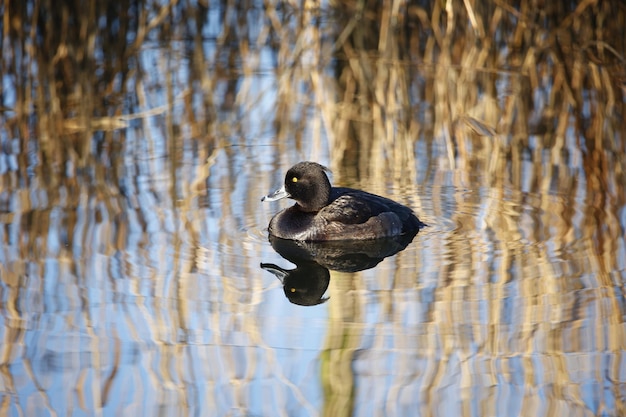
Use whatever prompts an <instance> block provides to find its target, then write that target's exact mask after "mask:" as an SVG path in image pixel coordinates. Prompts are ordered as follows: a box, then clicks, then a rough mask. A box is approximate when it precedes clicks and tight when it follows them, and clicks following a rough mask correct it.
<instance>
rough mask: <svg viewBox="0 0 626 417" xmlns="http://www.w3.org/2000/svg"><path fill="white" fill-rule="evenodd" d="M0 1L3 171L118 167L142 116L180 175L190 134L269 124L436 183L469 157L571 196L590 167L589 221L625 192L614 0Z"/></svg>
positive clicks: (469, 162)
mask: <svg viewBox="0 0 626 417" xmlns="http://www.w3.org/2000/svg"><path fill="white" fill-rule="evenodd" d="M0 10H1V11H2V22H1V24H2V26H1V28H2V30H1V36H2V39H1V43H2V59H1V60H0V73H1V74H2V83H1V84H0V105H1V113H0V122H1V126H0V139H1V141H2V149H3V152H4V154H5V156H6V160H7V161H8V162H7V163H6V164H5V168H4V170H3V173H10V174H11V175H13V176H14V177H13V179H14V180H15V179H17V178H19V179H20V181H26V182H28V179H29V178H30V177H31V176H32V175H40V178H42V179H43V180H44V181H52V182H54V181H63V178H65V177H67V176H68V175H69V176H70V177H72V176H73V175H74V174H73V173H74V172H75V170H77V169H78V170H83V171H84V172H92V173H98V172H99V173H100V174H99V175H100V177H101V178H104V177H106V178H108V179H110V180H112V182H113V184H116V183H118V177H119V175H120V172H121V170H122V164H123V158H120V155H122V154H123V153H124V152H126V153H128V152H132V153H133V154H138V153H139V154H140V153H141V152H142V150H143V149H146V147H148V148H149V147H150V146H151V145H150V144H151V143H152V141H153V139H151V137H150V136H151V135H153V134H154V133H151V131H150V130H148V129H146V130H143V129H141V128H142V127H146V126H158V128H159V129H160V132H161V135H162V137H163V138H164V139H163V143H165V147H166V150H165V154H166V155H167V158H168V161H169V162H170V163H171V164H170V165H169V166H170V170H171V172H172V173H176V167H177V166H179V165H180V164H181V163H184V161H183V158H184V156H183V155H184V152H183V149H187V148H191V149H195V150H197V152H198V153H197V156H198V157H201V158H209V160H210V157H211V155H214V152H215V150H216V149H225V148H228V146H229V145H232V144H234V143H239V141H242V140H243V142H245V143H247V144H249V145H251V146H254V140H255V138H254V137H253V135H255V134H256V135H258V136H259V137H261V136H263V135H265V136H267V135H268V132H269V134H270V135H271V136H272V137H273V140H274V144H273V145H274V146H275V151H274V154H275V160H276V161H279V160H281V158H282V157H281V155H285V154H286V150H287V149H288V148H289V149H293V148H295V149H297V150H300V154H305V155H306V156H307V158H306V159H308V158H311V157H314V156H319V155H320V154H322V153H323V152H324V151H321V150H320V149H322V148H324V147H325V146H326V147H327V152H328V155H329V157H328V158H329V159H330V161H331V163H330V165H331V167H332V168H333V169H335V171H336V175H337V177H338V179H341V178H342V176H344V177H348V178H354V177H357V178H361V180H362V181H363V182H367V181H370V180H375V179H376V178H379V177H380V176H381V174H385V175H384V176H385V177H387V178H393V181H394V183H395V184H398V185H400V186H402V185H403V184H407V183H412V182H414V181H415V178H418V180H420V181H422V182H425V181H429V182H430V181H433V180H434V181H435V182H437V175H438V172H439V168H442V167H445V168H446V169H449V170H451V172H453V173H454V178H455V179H454V181H455V184H457V185H460V186H463V185H467V184H468V183H469V181H470V180H471V178H475V177H476V176H477V175H481V176H482V177H481V180H480V181H481V182H482V185H486V186H489V187H492V186H493V187H502V186H506V185H510V186H511V187H513V188H514V189H520V187H522V182H526V183H530V184H533V185H532V187H531V188H532V189H535V190H537V189H540V188H541V187H544V188H545V187H546V184H547V187H550V186H551V185H550V184H552V185H554V184H557V186H558V188H559V191H560V192H564V193H566V194H567V193H568V192H571V190H572V189H574V188H575V187H576V186H577V184H578V183H579V181H580V178H583V181H584V182H585V187H586V189H587V190H586V191H587V193H588V194H589V197H588V198H589V199H590V200H591V201H594V202H595V203H594V204H592V205H591V209H590V210H592V211H593V212H592V213H589V214H591V216H590V218H591V219H595V220H594V221H595V222H596V225H595V227H597V226H599V225H602V224H605V223H606V220H605V219H603V216H604V214H603V213H605V208H606V207H605V206H606V205H607V204H609V205H612V206H613V207H621V206H622V205H623V204H624V184H625V183H626V181H625V175H626V174H625V172H626V167H625V166H624V164H625V161H626V157H625V147H626V145H625V141H624V136H625V129H626V123H624V120H625V105H624V103H625V98H624V96H625V93H626V65H625V64H626V63H625V62H624V56H625V53H624V52H625V50H626V45H625V43H626V33H625V31H626V29H625V28H626V6H625V5H624V3H623V2H621V1H604V0H583V1H564V2H545V1H542V0H536V1H504V0H494V1H488V2H482V1H474V0H464V1H462V0H446V1H400V0H395V1H391V0H389V1H382V2H379V1H367V0H362V1H331V2H318V1H301V2H297V1H287V2H283V1H280V2H275V1H264V2H263V1H253V0H249V1H242V2H229V1H199V2H195V1H169V2H167V1H152V0H138V1H131V0H122V1H118V2H99V1H95V0H92V1H86V2H85V1H79V0H75V1H53V0H31V1H22V0H6V1H4V2H3V3H2V5H0ZM155 51H158V53H156V52H155ZM264 73H269V74H272V76H273V77H274V79H275V85H273V86H272V88H273V89H274V91H275V93H274V94H272V95H270V97H271V98H270V99H271V100H273V101H274V108H275V113H274V114H272V115H269V123H271V124H268V125H267V126H265V125H263V126H261V129H264V131H261V132H252V133H251V131H252V130H254V129H251V128H250V127H249V126H245V125H244V124H243V123H242V117H244V119H243V120H245V115H246V114H248V113H249V112H250V109H251V108H252V107H254V106H256V105H257V104H258V102H259V101H260V100H263V99H267V95H265V96H264V95H263V94H264V92H261V93H259V92H258V91H257V92H255V90H254V88H253V87H254V85H253V83H252V82H251V81H250V76H251V75H253V74H256V75H261V76H262V75H263V74H264ZM157 92H158V93H164V94H159V95H157V94H156V93H157ZM163 97H165V99H163ZM244 123H245V121H244ZM310 125H312V127H311V126H310ZM307 126H309V127H310V128H309V129H305V127H307ZM129 135H132V136H133V138H134V139H137V140H133V141H129ZM304 135H306V137H305V136H304ZM242 136H246V137H244V138H243V139H242ZM306 149H308V151H307V150H306ZM311 149H313V150H312V151H311ZM418 154H419V155H424V156H425V157H426V158H427V160H428V161H429V162H428V164H426V165H427V166H426V167H423V166H421V167H420V163H419V162H418V160H417V158H416V155H418ZM290 162H293V161H290ZM528 164H530V165H531V167H532V168H530V169H528V168H527V165H528ZM421 165H424V164H421ZM419 170H422V171H421V172H422V173H421V174H419V172H418V171H419ZM81 172H82V171H81ZM579 174H583V175H582V177H581V176H579ZM5 179H6V177H5ZM542 184H543V185H542ZM568 190H569V191H568ZM613 233H623V231H620V230H617V229H616V230H613Z"/></svg>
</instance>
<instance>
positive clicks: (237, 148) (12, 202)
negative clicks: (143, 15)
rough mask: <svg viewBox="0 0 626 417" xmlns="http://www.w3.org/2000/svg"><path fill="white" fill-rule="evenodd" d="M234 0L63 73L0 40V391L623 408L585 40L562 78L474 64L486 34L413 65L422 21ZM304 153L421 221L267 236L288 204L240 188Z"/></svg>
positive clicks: (389, 408) (624, 214)
mask: <svg viewBox="0 0 626 417" xmlns="http://www.w3.org/2000/svg"><path fill="white" fill-rule="evenodd" d="M270 4H272V2H267V4H266V6H267V5H270ZM461 6H462V5H461ZM185 7H186V6H179V7H178V8H173V9H172V10H170V12H171V14H172V16H173V17H172V19H173V20H174V21H175V22H178V25H179V26H178V27H183V26H184V24H183V22H184V19H183V18H184V17H185V16H187V14H186V12H187V9H185ZM231 7H232V6H227V5H224V4H221V5H220V6H219V7H218V6H217V5H214V4H213V3H210V2H209V8H208V10H205V9H203V8H201V10H203V11H204V12H205V13H206V14H205V16H206V19H207V22H209V23H210V24H209V23H207V24H206V26H201V27H202V30H200V29H197V30H198V33H199V34H201V35H202V36H199V37H198V38H191V39H189V38H185V37H183V36H182V35H181V37H177V36H174V35H176V34H180V33H178V32H176V29H171V30H172V31H173V32H172V33H169V32H168V33H166V35H167V36H166V39H167V40H166V41H163V40H162V39H160V38H159V39H156V38H157V36H153V37H150V36H147V37H146V38H145V39H144V40H143V41H142V42H139V41H138V40H137V39H139V38H133V39H134V41H132V42H131V43H132V44H133V45H135V46H136V47H137V48H136V50H134V51H131V52H124V53H122V52H120V55H119V56H120V57H122V56H123V57H125V58H124V59H128V61H124V62H125V65H127V67H124V65H122V66H121V67H124V68H126V69H125V70H123V71H120V70H119V68H121V67H115V65H117V64H113V63H112V64H111V65H112V66H114V67H115V68H118V71H119V72H115V71H113V74H117V75H113V76H111V77H112V78H111V81H110V84H106V83H104V82H103V80H107V79H106V75H103V73H106V71H105V70H102V68H104V69H106V68H108V67H107V65H109V64H107V63H105V62H104V61H105V60H103V58H102V56H100V55H99V51H100V49H98V48H100V47H102V46H97V47H96V52H95V55H94V56H95V58H94V62H95V64H94V68H97V69H98V70H96V71H86V72H84V73H83V72H81V71H78V70H77V71H78V73H75V74H71V75H68V73H63V74H65V78H63V81H59V80H58V79H57V78H56V77H59V78H62V76H60V75H59V74H58V73H54V71H52V72H50V71H48V75H45V74H42V73H43V72H45V71H43V70H44V68H45V67H44V64H49V65H50V68H57V70H58V67H57V66H58V65H59V60H61V61H63V60H64V59H65V58H64V57H65V56H64V55H63V54H60V53H57V55H56V58H55V59H56V60H52V61H53V62H52V63H50V62H49V61H48V60H47V58H46V57H42V56H38V55H36V54H35V56H34V57H31V58H30V59H32V61H28V59H27V58H28V55H26V57H20V54H19V53H17V52H15V53H14V54H9V53H8V52H5V50H6V51H9V50H13V51H17V50H18V49H19V46H16V45H18V44H19V42H15V43H12V42H13V41H12V40H11V38H10V36H9V38H5V39H4V44H5V46H6V47H7V48H8V49H6V48H5V47H3V54H4V58H3V70H4V76H3V77H4V87H3V96H2V97H3V104H2V105H3V106H4V107H3V111H2V114H1V115H2V119H1V120H2V121H1V122H0V123H1V124H2V127H0V141H1V144H2V152H1V154H0V175H1V177H0V242H2V249H1V250H0V263H1V265H0V338H1V340H2V344H1V345H0V358H1V360H0V410H1V411H0V414H1V415H10V416H21V415H28V416H35V415H37V416H39V415H41V416H44V415H72V416H82V415H199V416H213V415H215V416H276V415H284V416H333V417H334V416H409V415H411V416H416V415H417V416H567V417H573V416H616V417H617V416H622V415H625V414H626V355H625V351H624V349H625V346H626V329H625V321H626V320H625V314H626V300H625V299H624V297H625V288H624V282H625V280H626V241H625V229H626V193H625V188H626V187H625V178H626V169H625V168H626V165H625V164H626V162H625V161H626V146H625V141H624V133H626V129H625V126H624V123H623V120H624V119H623V116H624V106H625V104H624V103H625V102H624V99H623V93H624V91H623V84H622V85H621V88H622V91H621V92H620V90H619V88H617V89H614V90H613V89H611V86H612V85H614V84H610V83H609V84H604V83H606V82H607V81H606V80H609V79H612V78H610V77H612V76H614V75H615V74H614V73H611V72H609V71H608V68H610V66H609V63H605V64H604V65H605V66H594V65H595V64H594V62H595V61H593V60H587V58H586V57H583V58H584V59H583V60H582V61H575V62H574V64H576V65H579V66H576V65H574V64H572V65H573V66H572V68H575V70H574V73H573V75H572V74H569V76H571V77H573V78H574V79H575V80H574V81H572V80H571V79H568V78H567V77H565V76H564V73H563V66H559V65H556V64H554V63H553V62H552V61H551V60H550V59H546V61H540V62H535V63H534V64H533V68H534V69H533V70H529V68H528V67H526V66H525V65H522V63H521V61H519V60H518V59H517V58H519V56H513V57H511V56H507V58H506V61H505V62H504V63H502V62H498V61H497V59H495V58H494V59H495V60H494V61H493V62H491V61H490V62H491V64H489V65H490V66H488V68H487V69H485V68H484V67H482V66H480V65H479V62H482V61H481V59H483V58H481V56H482V55H481V53H486V52H485V51H487V50H488V47H487V46H484V47H479V46H472V47H470V46H467V45H466V49H465V50H462V49H458V48H457V49H455V48H454V47H451V48H450V51H452V52H449V53H446V52H445V50H444V49H445V48H443V47H441V48H442V50H441V51H440V52H439V53H438V55H437V56H438V59H437V60H435V61H434V62H427V61H425V57H427V55H428V51H430V49H429V48H432V45H431V46H429V45H430V44H429V42H430V41H428V40H424V41H423V42H422V43H421V44H420V46H415V45H414V44H412V43H410V42H409V43H410V45H413V46H411V48H413V47H414V48H416V49H411V51H413V52H415V51H416V50H417V51H420V52H421V53H422V54H423V55H422V56H421V58H419V59H418V58H416V57H415V56H409V57H408V58H407V59H402V60H400V59H396V55H393V48H391V47H382V46H381V45H382V42H383V41H382V40H381V41H380V42H381V43H376V45H377V46H376V48H375V50H376V53H372V51H371V50H367V48H366V47H364V46H363V45H361V44H360V43H359V41H358V39H361V38H359V36H363V34H360V35H359V32H358V31H359V29H358V24H357V23H354V20H352V18H348V20H347V22H348V23H347V24H346V25H345V28H351V29H350V30H352V31H354V36H355V38H354V39H352V40H353V41H354V44H350V42H348V41H346V36H348V37H350V36H352V35H350V34H348V33H347V32H342V31H338V32H339V33H335V35H336V37H334V38H333V39H332V41H329V40H328V39H327V36H330V35H328V33H327V32H324V31H323V29H324V28H327V29H328V28H330V29H332V28H335V30H336V29H337V26H333V25H334V24H333V22H335V21H334V20H333V19H330V18H328V20H325V19H322V20H321V23H319V25H310V26H308V25H307V23H306V22H304V23H303V22H300V23H297V22H298V19H295V17H294V16H300V17H302V16H304V17H302V18H303V19H305V20H306V16H307V11H306V10H292V9H289V8H287V9H286V10H282V9H279V10H278V11H276V10H274V9H272V8H271V7H267V8H265V9H263V8H262V7H260V6H258V5H257V6H254V7H253V6H250V9H249V10H248V11H247V12H246V16H247V18H248V19H249V21H248V23H247V24H244V23H242V21H241V20H238V21H237V22H234V20H236V19H235V18H234V17H233V16H235V15H236V16H240V15H239V13H240V12H241V10H240V9H235V10H231V9H230V8H231ZM283 7H286V6H283ZM327 7H330V6H327ZM432 7H433V8H434V9H432V8H428V7H425V8H424V9H423V10H422V9H421V8H417V9H411V10H413V12H414V15H412V16H418V17H419V16H422V17H423V16H424V15H423V14H422V11H423V12H424V13H427V14H428V16H435V15H437V16H438V13H440V12H441V10H439V11H437V10H435V9H437V7H439V6H436V5H435V6H432ZM496 9H498V8H496ZM131 10H134V9H131ZM216 10H217V11H216ZM464 10H465V8H464V7H461V12H462V13H465V11H464ZM498 10H499V12H494V13H503V10H508V9H506V8H504V9H498ZM218 11H219V12H218ZM296 12H297V13H296ZM413 12H411V13H413ZM448 12H450V11H448ZM477 12H478V10H477ZM482 12H483V13H487V12H488V11H485V10H483V11H482ZM509 12H510V10H508V11H507V12H506V13H509ZM522 12H523V11H522ZM569 12H573V10H570V11H569ZM23 13H25V14H26V17H30V18H32V16H31V15H30V14H31V13H33V11H32V10H31V9H30V8H28V10H24V11H23ZM229 13H234V15H233V16H230V15H229ZM290 13H294V14H290ZM381 13H382V16H383V17H381V19H385V16H386V15H385V14H384V12H381ZM520 13H521V12H520ZM590 13H591V12H590ZM594 13H600V12H598V11H595V12H594ZM607 13H608V12H607ZM621 13H622V14H623V13H624V12H623V10H622V11H621ZM392 14H393V13H392ZM495 15H496V14H494V16H495ZM507 15H508V14H507ZM229 16H230V17H229ZM276 16H279V17H280V22H281V23H282V24H283V26H280V27H279V26H277V25H278V22H277V21H275V20H272V19H273V18H275V17H276ZM349 16H351V15H349ZM511 16H517V15H516V14H511ZM585 16H586V15H584V14H582V15H580V16H579V15H577V17H576V18H577V19H584V18H585ZM149 17H151V18H154V19H156V20H155V21H153V22H156V23H155V26H152V29H153V30H163V31H165V29H162V28H161V26H160V25H165V23H163V21H161V20H159V14H158V13H155V14H154V15H149ZM483 17H484V16H483ZM595 17H597V16H596V15H592V16H591V17H589V18H590V19H591V18H595ZM109 18H110V16H109ZM315 18H316V17H315V16H313V17H312V19H313V20H315ZM103 19H104V17H103ZM177 19H182V20H180V21H178V20H177ZM229 19H230V20H233V23H232V26H230V25H229V24H228V22H229V21H230V20H229ZM294 19H295V20H294ZM416 19H417V17H416ZM433 19H434V17H433ZM494 19H495V18H494ZM499 19H504V18H502V16H500V18H499ZM511 19H513V18H511ZM470 21H472V22H473V20H471V19H470ZM479 21H480V20H479ZM294 22H295V23H294ZM392 22H396V21H395V20H393V21H392ZM468 22H469V21H468ZM493 22H495V23H493ZM498 22H499V20H494V21H492V23H493V24H494V25H495V24H497V23H498ZM396 23H397V22H396ZM583 23H584V22H583ZM189 24H190V23H189ZM196 24H198V25H200V23H197V22H196ZM394 24H395V23H394ZM190 25H191V24H190ZM298 25H301V26H298ZM325 25H327V26H325ZM467 25H468V33H470V34H472V33H473V34H474V35H471V36H477V35H475V33H477V32H475V30H474V29H475V27H474V28H472V25H470V24H469V23H467ZM339 26H340V27H341V28H343V27H344V26H341V25H339ZM109 27H110V25H109ZM115 27H116V28H117V29H115V30H121V29H119V28H118V27H117V26H115ZM168 27H169V26H168ZM154 28H157V29H154ZM159 28H161V29H159ZM234 28H239V30H243V29H242V28H244V29H245V30H246V32H245V35H242V33H240V32H237V33H235V34H233V33H231V32H229V30H234ZM268 28H271V29H268ZM384 28H385V26H384V25H382V27H381V28H379V29H380V30H381V31H382V30H383V29H384ZM330 29H328V30H330ZM549 29H550V28H549V27H548V28H543V27H541V28H540V27H535V28H534V29H533V30H536V31H537V32H540V33H541V31H542V30H544V31H549ZM7 30H8V29H7ZM181 30H182V29H181ZM189 30H190V31H191V32H193V31H192V30H191V29H189ZM346 30H347V29H346ZM501 30H502V31H503V32H502V33H500V32H498V33H499V36H502V37H505V33H504V32H506V31H511V33H510V35H511V36H513V34H514V32H515V30H514V28H508V27H506V25H505V27H504V28H501ZM529 30H530V29H529ZM620 30H622V31H623V28H622V29H620ZM272 31H275V32H272ZM330 32H332V33H334V32H333V31H332V30H330ZM7 33H8V32H7ZM137 33H140V31H139V30H138V32H137ZM159 33H162V32H159ZM185 33H186V32H185ZM507 33H508V32H507ZM186 34H187V33H186ZM191 34H192V35H193V33H191ZM187 35H189V34H187ZM278 35H281V36H283V38H281V39H283V40H282V41H280V42H278V41H276V39H274V37H275V36H278ZM42 36H43V35H42ZM77 36H78V35H77ZM98 36H104V35H102V34H101V33H100V34H99V35H98ZM137 36H139V35H137ZM390 36H391V35H390ZM394 36H396V35H394ZM407 36H408V35H407ZM420 36H422V39H429V38H428V36H431V37H432V38H433V39H435V38H436V39H437V44H438V45H440V46H441V45H442V44H443V45H445V44H446V43H445V40H442V39H440V38H438V37H442V36H444V33H440V32H437V31H436V30H433V32H428V34H427V35H424V33H423V32H420ZM445 36H446V37H447V36H450V37H451V38H450V41H451V42H452V44H453V45H457V44H456V43H455V42H461V41H460V40H459V39H460V38H462V37H461V36H460V35H458V36H455V35H454V34H452V33H446V34H445ZM468 36H470V35H468ZM251 37H252V38H251ZM366 38H367V36H365V37H364V38H363V39H366ZM408 38H410V36H408ZM537 38H541V37H539V36H537ZM17 39H22V40H23V41H24V42H25V44H28V42H35V43H36V42H38V40H37V39H35V38H29V37H25V38H19V37H17ZM29 39H30V40H29ZM81 39H82V38H80V37H79V38H78V40H77V42H79V43H80V40H81ZM103 39H105V38H103ZM180 39H182V40H180ZM250 39H252V40H253V41H254V42H256V44H255V43H254V42H252V41H250ZM377 39H378V38H377ZM380 39H383V36H382V35H380ZM394 39H395V38H394ZM446 39H447V38H446ZM39 41H41V40H39ZM57 41H58V40H57ZM51 42H52V41H51ZM55 42H56V41H55ZM68 42H69V41H68ZM129 42H130V41H129ZM133 42H134V43H133ZM343 42H345V44H344V43H343ZM394 42H395V41H394ZM397 43H398V45H403V44H402V42H400V41H397ZM98 45H100V44H98ZM355 45H361V47H363V48H364V49H363V50H361V51H359V50H357V51H356V52H355V51H354V50H352V49H351V48H352V47H355ZM500 46H501V47H502V48H501V49H497V50H496V53H495V54H494V56H495V57H497V56H500V55H505V54H508V53H510V52H508V51H509V49H508V48H506V47H505V46H503V45H500ZM9 47H10V48H9ZM248 47H249V49H246V48H248ZM404 47H407V48H408V46H407V45H405V46H404ZM614 47H615V48H618V47H619V45H614ZM102 48H103V50H104V47H102ZM389 48H391V49H389ZM481 48H483V49H481ZM24 50H25V51H28V49H27V48H26V49H24ZM59 50H60V49H59ZM69 50H70V52H68V53H69V54H70V56H71V53H72V52H71V51H72V49H71V48H70V49H69ZM618 51H619V52H621V53H622V54H624V50H623V49H618ZM352 53H354V55H350V54H352ZM124 54H125V55H124ZM342 54H343V55H342ZM390 54H392V55H390ZM455 54H460V55H458V56H457V55H455ZM511 54H512V53H511ZM521 55H522V54H521V53H520V56H521ZM531 56H532V57H533V58H536V59H539V60H541V59H543V58H542V57H540V56H538V55H526V59H529V57H531ZM22 59H23V60H25V61H20V60H22ZM115 59H120V60H122V58H115ZM115 59H111V61H115ZM501 59H504V58H501ZM576 59H578V58H576ZM581 59H582V58H581ZM607 59H608V58H607ZM14 62H21V63H22V66H21V67H19V66H16V67H13V66H12V65H11V63H14ZM611 62H612V61H611ZM470 63H475V64H476V65H470ZM512 65H518V66H517V67H514V68H513V67H512ZM15 68H26V73H24V74H20V71H17V70H16V69H15ZM580 68H583V69H580ZM611 68H613V67H611ZM535 69H536V72H535ZM605 69H606V71H607V72H604V71H605ZM100 70H102V71H100ZM65 71H67V68H65ZM576 71H578V72H576ZM622 71H623V70H622ZM50 74H53V75H50ZM589 74H591V75H589ZM50 76H51V77H53V78H54V80H56V81H57V83H56V84H55V83H53V82H52V80H50V79H46V77H50ZM116 77H117V78H116ZM564 77H565V78H564ZM68 79H71V81H72V82H73V83H72V82H70V81H68ZM589 79H591V80H594V81H596V84H589V83H586V82H582V81H581V82H577V81H576V80H579V81H580V80H589ZM568 80H569V81H571V85H569V86H566V84H567V83H568ZM30 82H32V84H29V83H30ZM38 83H40V84H41V85H42V86H43V87H45V88H48V89H49V90H47V91H48V92H47V93H41V91H39V90H37V87H36V85H38ZM63 83H65V84H63ZM26 84H28V85H29V86H34V87H32V90H29V88H31V87H28V88H27V87H26ZM58 85H69V86H71V88H70V87H69V86H68V88H67V90H70V91H69V92H68V91H65V92H64V93H65V95H63V97H61V98H58V97H57V98H55V95H54V94H52V93H50V91H54V92H55V94H59V95H60V94H61V92H60V91H57V90H55V89H56V88H58ZM55 86H57V87H55ZM572 86H573V87H572ZM566 87H567V88H566ZM568 88H570V89H571V88H574V91H573V92H571V91H570V90H568ZM576 88H578V90H576ZM99 89H101V90H99ZM563 91H570V93H571V95H569V96H568V95H567V94H569V93H563ZM24 92H26V96H24ZM609 93H613V94H614V95H613V96H611V95H610V94H609ZM81 94H82V95H81ZM31 95H32V96H31ZM599 97H610V99H608V101H607V100H604V101H603V100H600V99H599ZM41 100H43V101H41ZM46 100H50V103H51V104H50V103H48V104H47V105H46V106H45V111H44V110H42V103H44V102H46V103H47V101H46ZM55 100H56V101H55ZM76 100H78V104H77V102H76ZM301 160H314V161H317V162H320V163H322V164H324V165H326V166H328V167H329V168H331V169H332V171H333V173H332V175H331V180H332V182H333V183H334V184H335V185H341V186H350V187H356V188H362V189H365V190H367V191H370V192H373V193H376V194H381V195H384V196H387V197H390V198H392V199H394V200H397V201H399V202H402V203H403V204H406V205H407V206H409V207H411V208H412V209H413V210H414V211H415V212H416V213H417V214H418V216H419V217H420V219H421V220H422V221H424V222H425V223H427V224H428V227H426V228H424V229H423V230H421V231H420V232H419V233H418V234H417V235H416V236H414V237H413V238H412V239H406V240H404V241H398V240H386V241H379V242H358V243H345V242H344V243H341V244H339V245H324V244H313V243H296V242H292V243H289V242H280V241H278V242H277V241H270V240H269V239H268V233H267V225H268V223H269V220H270V218H271V217H272V216H273V215H274V214H275V213H276V212H277V211H278V210H280V209H282V208H284V207H287V206H288V205H290V204H292V202H291V201H289V202H287V201H285V200H283V201H280V202H272V203H267V202H261V197H262V196H263V195H266V194H267V193H268V192H269V191H272V190H274V189H275V188H276V187H278V186H279V185H281V184H282V181H283V179H284V175H285V173H286V171H287V169H288V168H289V167H290V166H291V165H293V164H295V163H296V162H298V161H301Z"/></svg>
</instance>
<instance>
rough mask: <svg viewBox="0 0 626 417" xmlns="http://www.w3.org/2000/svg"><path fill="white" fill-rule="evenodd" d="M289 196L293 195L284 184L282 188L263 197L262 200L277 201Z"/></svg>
mask: <svg viewBox="0 0 626 417" xmlns="http://www.w3.org/2000/svg"><path fill="white" fill-rule="evenodd" d="M287 197H291V195H290V194H289V193H288V192H287V191H286V190H285V186H284V185H283V186H282V187H281V188H280V189H278V190H276V191H274V192H273V193H271V194H268V195H266V196H264V197H263V198H261V201H276V200H280V199H281V198H287Z"/></svg>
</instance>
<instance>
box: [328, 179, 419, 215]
mask: <svg viewBox="0 0 626 417" xmlns="http://www.w3.org/2000/svg"><path fill="white" fill-rule="evenodd" d="M333 198H334V199H333ZM331 199H333V201H332V202H331V203H330V204H329V205H327V206H326V207H324V208H323V209H322V210H320V214H322V215H323V217H324V218H325V219H326V220H328V221H335V222H340V223H344V224H359V223H365V222H366V221H368V220H369V219H370V218H372V217H375V216H378V215H379V214H382V213H389V212H391V213H395V214H396V215H397V216H398V218H399V219H400V220H401V221H404V220H406V219H407V218H409V217H410V216H412V215H413V211H412V210H411V209H410V208H408V207H406V206H403V205H401V204H398V203H396V202H395V201H392V200H390V199H388V198H385V197H381V196H378V195H375V194H370V193H367V192H365V191H358V190H353V189H351V188H335V189H333V194H332V195H331Z"/></svg>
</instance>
